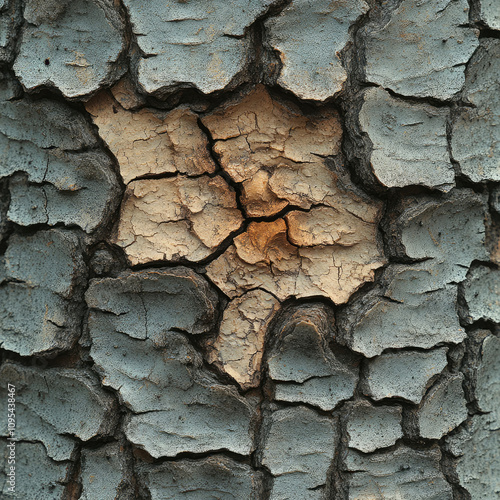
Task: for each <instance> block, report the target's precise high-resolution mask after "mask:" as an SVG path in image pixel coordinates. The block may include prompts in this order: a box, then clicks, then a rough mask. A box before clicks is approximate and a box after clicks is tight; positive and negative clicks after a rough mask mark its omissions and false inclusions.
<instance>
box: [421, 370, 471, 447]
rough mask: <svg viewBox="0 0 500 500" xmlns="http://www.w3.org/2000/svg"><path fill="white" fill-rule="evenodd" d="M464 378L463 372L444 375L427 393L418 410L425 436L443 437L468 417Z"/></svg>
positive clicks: (422, 432)
mask: <svg viewBox="0 0 500 500" xmlns="http://www.w3.org/2000/svg"><path fill="white" fill-rule="evenodd" d="M463 379H464V378H463V375H462V374H458V375H450V376H446V377H443V378H442V379H441V380H439V381H438V382H436V384H435V385H434V386H433V387H432V388H431V390H430V391H429V392H428V393H427V394H426V395H425V397H424V399H423V400H422V403H421V404H420V407H419V409H418V411H417V420H418V426H419V431H420V435H421V436H422V437H423V438H427V439H441V438H442V437H443V436H444V435H445V434H448V433H449V432H451V431H452V430H453V429H454V428H455V427H457V426H458V425H460V424H461V423H462V422H463V421H464V420H465V419H466V418H467V415H468V412H467V406H466V403H467V401H466V400H465V395H464V391H463V388H462V383H463Z"/></svg>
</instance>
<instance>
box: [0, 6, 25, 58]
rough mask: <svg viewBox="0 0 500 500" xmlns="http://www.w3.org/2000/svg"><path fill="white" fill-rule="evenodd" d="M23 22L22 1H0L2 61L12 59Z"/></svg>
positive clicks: (0, 55) (0, 56) (0, 51)
mask: <svg viewBox="0 0 500 500" xmlns="http://www.w3.org/2000/svg"><path fill="white" fill-rule="evenodd" d="M21 22H22V14H21V2H20V1H19V0H2V1H1V2H0V62H10V61H11V60H12V58H13V56H14V46H15V40H16V35H17V33H18V30H19V26H20V24H21Z"/></svg>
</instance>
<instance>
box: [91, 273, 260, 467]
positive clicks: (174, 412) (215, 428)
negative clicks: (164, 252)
mask: <svg viewBox="0 0 500 500" xmlns="http://www.w3.org/2000/svg"><path fill="white" fill-rule="evenodd" d="M86 296H87V303H88V304H89V306H90V307H91V309H92V311H91V314H90V317H89V331H90V336H91V339H92V347H91V352H90V354H91V356H92V358H93V360H94V362H95V364H96V367H97V369H98V370H99V372H100V373H101V375H102V382H103V384H104V385H106V386H110V387H113V388H114V389H116V390H117V391H118V392H119V394H120V398H121V400H122V401H123V404H124V405H125V407H126V408H127V409H128V410H129V413H128V415H127V418H126V419H125V422H124V431H125V434H126V436H127V438H128V440H129V441H130V442H132V443H133V444H135V445H136V446H137V447H139V448H142V449H144V450H145V451H147V452H148V453H149V454H150V455H152V456H153V457H155V458H158V457H175V456H176V455H178V454H179V453H183V452H191V453H205V452H208V451H214V450H220V449H228V450H230V451H231V452H234V453H238V454H241V455H248V454H250V453H251V452H252V450H253V444H252V439H253V432H254V431H253V424H252V418H253V412H254V409H253V402H252V401H251V400H247V399H245V398H243V397H241V396H240V395H239V394H238V392H237V391H236V389H235V388H234V387H230V386H224V385H221V384H220V383H219V382H218V381H217V380H216V379H215V378H214V377H213V375H212V374H211V373H210V372H208V371H207V370H206V369H204V368H203V361H202V358H201V356H200V354H198V353H197V351H196V350H195V349H194V348H193V346H192V345H191V344H190V342H189V339H188V337H187V335H186V334H184V333H181V331H182V332H188V333H201V332H204V331H207V330H208V329H210V328H211V327H212V326H213V323H214V319H215V318H214V308H215V306H216V301H215V294H214V292H212V291H211V290H209V289H208V285H207V284H206V283H205V282H204V280H202V279H201V278H200V277H198V276H197V275H196V274H195V273H194V272H193V271H191V270H187V269H185V268H176V269H173V270H165V271H141V272H137V273H129V274H124V275H122V276H120V277H118V278H116V279H113V278H108V279H103V280H95V281H92V283H91V286H90V288H89V291H88V292H87V295H86Z"/></svg>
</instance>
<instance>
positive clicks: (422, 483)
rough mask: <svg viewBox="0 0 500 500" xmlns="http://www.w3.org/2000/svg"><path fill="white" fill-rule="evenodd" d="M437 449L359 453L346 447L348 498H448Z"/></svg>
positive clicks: (430, 499) (400, 499)
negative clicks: (347, 449)
mask: <svg viewBox="0 0 500 500" xmlns="http://www.w3.org/2000/svg"><path fill="white" fill-rule="evenodd" d="M440 459H441V452H440V451H439V448H437V447H433V448H431V449H429V450H427V451H417V450H412V449H411V448H408V447H406V446H402V445H401V446H399V447H398V448H396V449H395V450H394V451H387V452H381V453H376V454H373V455H363V454H361V453H359V452H357V451H355V450H349V453H348V455H347V457H346V468H347V470H348V471H353V472H352V473H350V474H349V475H348V483H349V500H368V499H371V498H384V499H390V500H451V499H452V498H453V494H452V490H451V486H450V485H449V484H448V483H447V482H446V480H445V478H444V476H443V473H442V472H441V469H440V463H439V461H440Z"/></svg>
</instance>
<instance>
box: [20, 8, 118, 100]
mask: <svg viewBox="0 0 500 500" xmlns="http://www.w3.org/2000/svg"><path fill="white" fill-rule="evenodd" d="M48 3H49V5H46V1H45V0H29V1H28V2H27V4H26V8H25V12H24V17H25V19H26V21H27V22H28V24H27V25H26V27H25V28H24V29H23V36H22V42H21V46H20V50H19V55H18V56H17V59H16V62H15V64H14V71H15V72H16V75H17V76H18V77H19V79H20V80H21V82H22V84H23V85H24V86H25V87H26V88H27V89H33V88H36V87H39V86H42V85H43V86H51V87H56V88H58V89H59V90H60V91H61V92H62V93H63V94H64V95H65V96H66V97H70V98H71V97H81V96H86V95H88V94H90V93H92V92H95V91H96V90H97V89H99V88H100V87H101V86H104V85H109V84H110V83H112V82H113V81H114V80H115V79H117V77H119V76H120V75H121V74H122V73H123V72H124V71H125V67H124V66H122V65H120V64H119V61H118V59H119V57H120V54H121V52H122V51H123V50H124V49H125V39H124V30H125V23H124V20H123V19H122V17H121V15H120V14H119V13H118V11H117V10H116V8H115V5H116V4H114V3H113V1H112V0H96V1H83V0H71V1H68V0H63V1H62V2H54V1H50V2H48Z"/></svg>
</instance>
